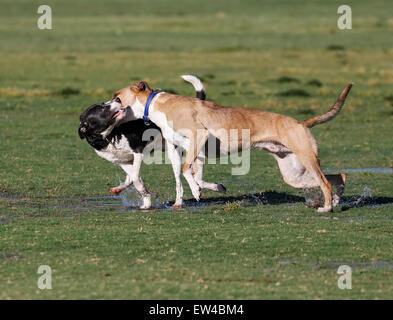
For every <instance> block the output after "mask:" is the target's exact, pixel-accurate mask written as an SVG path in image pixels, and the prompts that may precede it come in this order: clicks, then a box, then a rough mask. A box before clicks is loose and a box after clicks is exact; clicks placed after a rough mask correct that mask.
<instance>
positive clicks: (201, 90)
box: [181, 75, 206, 100]
mask: <svg viewBox="0 0 393 320" xmlns="http://www.w3.org/2000/svg"><path fill="white" fill-rule="evenodd" d="M181 77H182V78H183V79H184V80H186V81H187V82H189V83H191V84H192V85H193V86H194V88H195V91H196V97H197V98H198V99H201V100H205V99H206V90H205V87H204V86H203V84H202V82H201V80H199V79H198V78H197V77H195V76H191V75H183V76H181Z"/></svg>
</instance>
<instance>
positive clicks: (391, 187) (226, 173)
mask: <svg viewBox="0 0 393 320" xmlns="http://www.w3.org/2000/svg"><path fill="white" fill-rule="evenodd" d="M4 1H5V2H4ZM4 1H3V2H4V4H3V8H4V10H1V11H0V16H1V19H0V40H1V43H2V44H4V45H2V46H1V47H0V149H1V151H2V152H1V162H0V164H1V169H0V194H1V196H0V299H7V298H11V299H12V298H14V299H15V298H27V299H49V298H54V299H61V298H65V299H77V298H108V299H114V298H116V299H122V298H123V299H149V298H157V299H177V298H185V299H198V298H206V299H210V298H211V299H227V298H235V299H236V298H239V299H240V298H241V299H261V298H266V299H274V298H283V299H294V298H295V299H296V298H300V299H304V298H306V299H374V298H379V299H383V298H393V286H392V285H391V283H392V278H393V270H392V268H391V262H392V261H393V251H392V246H391V229H392V227H393V222H392V220H391V217H392V211H393V210H392V208H393V206H392V192H393V174H391V173H380V172H375V171H369V172H359V171H358V172H357V171H354V170H352V171H351V172H348V183H347V189H346V192H345V198H344V203H343V206H342V207H339V208H338V209H337V210H336V211H335V212H334V213H333V214H331V215H321V214H318V213H317V212H316V211H315V210H314V209H310V208H307V207H306V206H305V204H304V202H305V199H304V196H305V194H304V193H303V191H301V190H296V189H293V188H291V187H289V186H287V185H286V184H284V182H283V181H282V178H281V175H280V172H279V170H278V168H277V165H276V163H275V161H274V159H272V158H271V157H270V156H269V155H267V154H265V153H262V152H251V172H250V173H249V174H247V175H245V176H231V174H230V173H231V168H232V166H231V165H225V164H221V165H219V164H217V165H213V164H209V165H207V166H206V169H205V179H206V180H207V181H215V182H220V183H223V184H224V185H225V186H226V187H227V190H228V192H227V194H226V195H224V196H222V195H218V194H216V193H213V192H204V193H203V198H202V202H201V203H199V204H198V203H196V202H195V201H194V200H193V199H192V197H191V193H190V190H189V189H188V186H187V185H186V184H185V189H186V199H187V201H186V208H185V209H184V210H180V211H172V210H168V209H167V208H166V207H165V206H166V204H169V205H170V203H172V202H173V200H174V194H175V185H174V178H173V174H172V169H171V167H170V166H169V165H164V164H163V165H150V166H147V165H144V166H143V168H142V177H143V180H144V181H145V183H146V184H147V186H148V188H149V189H150V190H152V191H154V192H155V193H157V197H158V200H157V203H158V204H163V205H162V207H160V208H159V209H156V210H149V211H139V210H135V209H133V208H129V209H126V208H124V206H123V200H122V198H113V197H107V196H110V195H109V193H108V191H109V188H110V187H112V186H115V185H118V183H119V179H121V180H123V179H124V174H123V173H122V171H121V169H120V168H118V167H116V166H114V165H111V164H110V163H108V162H107V161H105V160H102V159H100V158H98V156H97V155H96V154H95V153H94V151H93V150H92V148H91V147H90V146H89V145H88V144H87V143H86V142H85V141H81V140H80V139H79V137H78V135H77V128H78V125H79V115H80V113H81V112H82V111H84V109H86V108H87V107H88V106H89V105H91V104H93V103H97V102H100V101H106V100H108V99H109V98H110V97H111V96H112V92H114V91H115V90H117V89H119V88H122V87H124V86H126V85H128V84H129V83H130V82H133V81H137V80H141V79H143V80H146V81H148V83H149V84H150V85H151V86H152V87H154V88H169V89H170V90H172V91H173V92H177V93H178V94H181V95H191V96H194V91H193V89H192V88H191V86H190V85H189V84H186V83H184V81H183V80H182V79H180V78H179V76H180V75H181V74H195V75H198V76H199V77H200V78H201V79H202V80H203V81H204V84H205V85H206V88H207V97H208V99H210V100H214V101H216V102H218V103H220V104H223V105H240V106H249V107H255V108H259V109H264V110H269V111H273V112H279V113H284V114H288V115H291V116H294V117H295V118H296V119H299V120H303V119H306V118H308V117H310V116H313V115H315V114H320V113H322V112H325V111H326V110H327V109H328V108H329V107H330V106H331V105H332V104H333V103H334V101H335V99H336V98H337V95H338V93H339V92H340V91H341V90H342V89H343V88H344V87H345V85H346V84H347V83H350V82H355V83H356V85H355V86H354V87H353V89H352V91H351V93H350V95H349V97H348V100H347V102H346V104H345V106H344V108H343V111H342V112H341V114H340V115H339V116H338V117H337V118H336V119H335V120H334V121H332V122H329V123H326V124H324V125H321V126H318V127H315V128H314V129H313V133H314V134H315V136H316V138H317V139H318V141H319V146H320V155H321V165H322V167H323V168H330V169H333V170H334V169H336V170H337V172H340V168H347V169H353V168H378V167H381V168H393V150H392V144H391V122H392V117H393V116H392V115H391V114H389V113H387V112H386V110H387V109H389V110H390V109H391V106H390V105H391V102H392V101H391V99H390V98H391V96H392V90H391V85H392V83H393V69H392V67H391V61H392V60H393V51H392V46H391V41H390V40H391V39H390V38H391V32H392V31H393V25H392V24H391V17H390V15H389V12H390V11H391V10H390V11H389V10H388V9H389V8H388V7H389V6H391V5H390V4H387V3H386V2H383V1H374V2H373V4H372V5H370V4H369V3H368V2H367V1H357V2H356V5H355V4H354V7H356V8H354V9H356V19H354V21H353V22H354V28H353V30H351V31H344V32H343V31H339V30H337V27H336V18H337V4H336V3H334V2H331V3H330V2H329V3H327V2H326V1H313V2H310V3H307V5H306V4H305V3H303V4H299V2H298V1H297V2H293V1H282V2H280V10H279V11H277V10H276V7H277V3H276V2H274V1H264V2H263V4H262V3H259V2H254V1H249V3H248V4H247V5H244V4H243V2H236V1H225V3H224V2H222V1H214V2H212V1H204V5H201V4H198V3H196V2H194V1H188V0H186V1H183V2H182V5H181V6H179V5H178V3H177V2H176V1H154V5H151V6H149V9H146V7H145V6H141V5H139V4H137V3H133V2H132V3H130V2H129V1H122V0H115V1H112V2H111V3H110V4H109V3H105V2H103V1H99V2H97V3H96V2H95V3H94V5H93V4H92V3H93V2H92V1H88V0H85V1H71V2H72V3H71V2H69V1H68V2H61V3H60V2H56V3H54V2H52V1H48V3H47V4H49V5H53V8H54V10H55V11H54V12H56V16H55V18H54V21H53V23H54V28H55V30H52V31H39V30H37V29H36V28H35V25H36V18H37V15H36V13H35V12H36V9H37V8H36V7H35V4H34V5H33V4H32V2H31V1H27V0H23V1H18V2H17V3H16V2H15V1H11V0H4ZM103 21H104V22H105V23H103ZM280 21H285V23H279V22H280ZM272 79H274V81H272ZM280 79H281V80H280ZM277 93H284V95H277ZM366 187H367V188H368V189H366V190H371V191H370V194H371V196H370V197H364V196H363V197H362V195H364V194H365V188H366ZM367 194H368V193H367ZM105 197H106V198H105ZM359 199H360V200H359ZM127 201H128V200H127ZM340 263H343V264H348V265H352V266H353V268H354V269H353V283H352V286H353V289H352V290H348V291H343V290H340V289H338V288H337V280H338V275H337V274H336V272H337V268H338V264H340ZM43 264H46V265H50V266H51V267H52V271H53V281H52V284H53V289H52V290H50V291H49V290H48V291H41V290H38V289H37V279H38V276H39V275H38V274H37V269H38V267H39V266H40V265H43Z"/></svg>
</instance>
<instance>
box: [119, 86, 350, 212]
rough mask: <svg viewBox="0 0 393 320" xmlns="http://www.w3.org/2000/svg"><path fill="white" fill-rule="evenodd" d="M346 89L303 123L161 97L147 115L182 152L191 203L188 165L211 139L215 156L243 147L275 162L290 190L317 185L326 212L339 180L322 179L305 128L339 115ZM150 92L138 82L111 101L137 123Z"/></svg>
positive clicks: (339, 177)
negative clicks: (266, 154) (217, 144)
mask: <svg viewBox="0 0 393 320" xmlns="http://www.w3.org/2000/svg"><path fill="white" fill-rule="evenodd" d="M351 87H352V84H349V85H347V86H346V88H345V89H344V90H343V92H342V93H341V94H340V96H339V98H338V100H337V101H336V103H335V104H334V106H333V107H332V108H331V109H330V110H329V111H328V112H327V113H325V114H323V115H320V116H316V117H313V118H310V119H308V120H304V121H297V120H296V119H294V118H292V117H289V116H285V115H280V114H276V113H272V112H266V111H262V110H257V109H252V108H246V107H223V106H220V105H217V104H216V103H214V102H210V101H201V100H199V99H196V98H190V97H182V96H178V95H174V94H168V93H165V92H161V93H159V94H157V95H156V96H155V97H154V99H153V100H152V102H151V104H150V107H149V110H148V111H149V113H148V116H149V118H150V120H151V121H152V122H154V123H155V124H156V125H157V126H158V127H159V128H160V129H161V131H162V135H163V137H164V138H165V139H166V141H167V143H168V144H169V145H176V146H180V147H182V148H184V149H185V150H186V151H187V155H186V160H185V163H184V166H183V175H184V177H185V178H186V180H187V182H188V184H189V185H190V188H191V191H192V193H193V195H194V197H195V198H196V199H197V200H199V197H200V186H199V185H198V183H197V182H196V181H195V179H194V177H193V175H192V166H193V165H195V161H196V160H197V157H198V156H201V155H202V156H203V147H204V145H205V143H206V141H207V139H208V137H209V136H211V135H213V136H215V137H216V138H217V139H218V140H219V141H220V142H221V147H220V152H221V154H226V155H227V154H228V153H231V152H238V151H240V150H244V149H246V148H253V149H259V150H267V151H268V152H269V153H271V154H272V155H273V156H274V158H275V159H276V160H277V162H278V166H279V168H280V171H281V174H282V176H283V178H284V181H285V182H286V183H287V184H289V185H291V186H293V187H295V188H312V187H317V186H319V187H320V188H321V190H322V192H323V195H324V198H325V203H324V207H321V208H319V209H318V211H319V212H330V211H332V206H333V205H336V204H337V203H338V201H339V197H340V194H337V195H336V198H335V199H334V200H335V201H334V202H333V201H332V184H333V185H336V186H337V187H338V189H340V190H342V191H343V186H344V184H345V175H328V176H325V175H324V174H323V172H322V170H321V168H320V165H319V157H318V145H317V142H316V140H315V138H314V136H313V135H312V133H311V131H310V128H311V127H313V126H315V125H318V124H321V123H324V122H327V121H329V120H332V119H333V118H334V117H335V116H336V115H337V114H338V113H339V112H340V110H341V108H342V106H343V104H344V101H345V98H346V96H347V94H348V92H349V91H350V89H351ZM151 93H152V90H151V89H150V87H149V86H148V84H147V83H146V82H144V81H141V82H138V83H136V84H134V85H132V86H130V87H126V88H124V89H121V90H119V91H118V92H116V94H115V98H119V99H117V101H119V100H120V103H119V104H120V105H121V108H123V109H124V108H127V109H126V110H127V120H135V119H142V118H143V115H144V111H145V104H146V101H147V100H148V98H149V96H150V94H151ZM115 98H114V99H115ZM128 107H130V108H128ZM230 130H237V131H238V132H239V133H242V132H248V134H249V139H248V140H246V141H245V140H244V139H243V138H242V134H239V135H235V136H233V135H228V132H229V131H230ZM228 136H229V137H228ZM340 193H341V191H340Z"/></svg>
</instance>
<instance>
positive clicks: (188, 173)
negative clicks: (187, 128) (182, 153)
mask: <svg viewBox="0 0 393 320" xmlns="http://www.w3.org/2000/svg"><path fill="white" fill-rule="evenodd" d="M208 137H209V131H207V130H205V129H198V130H195V131H193V132H192V135H191V136H189V141H190V146H189V148H188V150H187V155H186V161H185V163H184V165H183V175H184V178H185V179H186V180H187V182H188V185H189V186H190V188H191V192H192V195H193V196H194V198H195V199H196V200H197V201H199V199H200V197H201V187H200V186H199V184H198V183H197V182H196V181H195V179H194V176H193V175H192V166H193V165H194V162H195V159H196V158H197V155H198V153H199V151H200V150H201V149H202V147H203V146H204V145H205V143H206V141H207V138H208Z"/></svg>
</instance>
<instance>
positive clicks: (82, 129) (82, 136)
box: [78, 124, 87, 139]
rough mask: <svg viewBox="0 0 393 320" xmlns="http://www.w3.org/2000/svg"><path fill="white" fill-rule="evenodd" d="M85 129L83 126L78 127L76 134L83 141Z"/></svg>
mask: <svg viewBox="0 0 393 320" xmlns="http://www.w3.org/2000/svg"><path fill="white" fill-rule="evenodd" d="M86 132H87V127H86V125H84V124H81V125H80V126H79V130H78V134H79V138H81V139H84V138H85V137H86Z"/></svg>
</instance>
